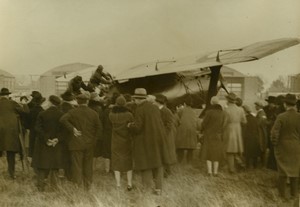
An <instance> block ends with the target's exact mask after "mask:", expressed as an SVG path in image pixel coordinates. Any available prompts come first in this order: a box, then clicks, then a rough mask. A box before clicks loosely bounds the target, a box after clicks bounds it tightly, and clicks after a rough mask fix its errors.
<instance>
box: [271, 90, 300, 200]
mask: <svg viewBox="0 0 300 207" xmlns="http://www.w3.org/2000/svg"><path fill="white" fill-rule="evenodd" d="M296 102H297V99H296V96H295V95H293V94H287V95H286V96H285V99H284V104H285V107H286V112H284V113H282V114H279V115H278V116H277V118H276V121H275V123H274V126H273V128H272V130H271V139H272V143H273V145H274V152H275V158H276V161H277V168H278V174H279V182H278V191H279V195H280V196H281V197H284V198H286V196H287V195H286V189H285V188H286V179H287V178H289V179H290V188H291V197H292V198H297V197H298V177H299V174H300V114H299V113H298V112H297V109H296Z"/></svg>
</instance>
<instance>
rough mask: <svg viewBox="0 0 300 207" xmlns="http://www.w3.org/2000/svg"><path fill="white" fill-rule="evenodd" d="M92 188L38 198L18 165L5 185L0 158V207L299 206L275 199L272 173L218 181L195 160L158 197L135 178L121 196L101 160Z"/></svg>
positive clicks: (66, 186)
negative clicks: (207, 174) (105, 171)
mask: <svg viewBox="0 0 300 207" xmlns="http://www.w3.org/2000/svg"><path fill="white" fill-rule="evenodd" d="M96 164H97V165H96V169H95V171H94V183H93V187H92V189H91V191H90V192H85V191H83V190H82V189H79V188H76V187H75V186H74V185H72V183H69V182H66V181H63V180H62V181H61V182H60V184H59V186H58V189H57V190H55V191H53V190H52V191H51V190H50V189H49V188H48V189H47V190H46V192H43V193H40V192H38V191H37V189H36V187H35V179H34V174H33V172H29V173H23V172H22V169H21V164H20V163H19V162H17V179H16V180H9V179H8V176H7V172H6V160H5V158H3V157H2V158H0V169H1V174H0V206H1V207H6V206H9V207H10V206H22V207H23V206H25V207H27V206H28V207H56V206H57V207H69V206H72V207H86V206H87V207H94V206H95V207H102V206H103V207H135V206H137V207H155V206H161V207H177V206H178V207H185V206H186V207H197V206H199V207H201V206H204V207H210V206H213V207H218V206H220V207H236V206H242V207H247V206H253V207H259V206H261V207H268V206H298V205H297V204H296V202H295V203H292V201H290V202H286V201H282V200H281V199H279V198H278V196H277V189H276V184H275V183H276V173H275V172H273V171H269V170H265V169H257V170H249V171H247V172H241V173H238V174H233V175H232V174H228V173H226V172H224V171H225V170H222V169H221V172H220V175H219V176H218V177H208V176H206V173H205V172H206V171H205V167H204V166H203V163H201V162H200V161H199V160H195V161H194V163H193V164H192V166H191V165H176V166H174V167H173V174H172V175H171V176H170V177H168V178H167V179H164V183H163V193H162V195H161V196H156V195H153V194H152V192H151V191H143V190H142V188H141V185H140V182H141V180H140V176H139V175H138V173H136V174H135V176H134V185H135V189H134V190H133V191H131V192H127V191H126V181H125V177H126V175H123V183H122V184H123V185H122V187H121V188H120V189H117V188H116V187H115V181H114V177H113V174H111V173H110V174H106V173H104V167H103V160H101V159H97V161H96Z"/></svg>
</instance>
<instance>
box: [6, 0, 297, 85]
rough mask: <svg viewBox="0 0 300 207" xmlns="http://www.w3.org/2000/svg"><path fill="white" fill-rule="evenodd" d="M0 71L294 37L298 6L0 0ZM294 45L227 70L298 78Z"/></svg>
mask: <svg viewBox="0 0 300 207" xmlns="http://www.w3.org/2000/svg"><path fill="white" fill-rule="evenodd" d="M0 25H1V27H0V48H1V49H0V68H1V69H3V70H6V71H8V72H11V73H12V74H41V73H43V72H45V71H47V70H49V69H51V68H53V67H56V66H59V65H63V64H68V63H74V62H82V63H88V64H94V65H98V64H103V65H104V66H106V67H107V68H115V69H118V70H119V69H122V68H124V69H125V68H126V67H128V66H132V65H136V64H139V63H143V62H148V61H155V60H159V59H166V58H171V57H182V56H188V55H194V54H202V53H207V52H208V53H209V52H211V51H216V50H219V49H226V48H235V47H242V46H245V45H248V44H251V43H254V42H257V41H264V40H270V39H277V38H282V37H300V1H299V0H285V1H282V0H251V1H247V0H226V1H224V0H223V1H222V0H119V1H117V0H43V1H39V0H26V1H20V0H0ZM299 57H300V45H297V46H295V47H293V48H289V49H287V50H284V51H281V52H279V53H276V54H275V55H272V56H269V57H267V58H265V59H262V60H259V61H255V62H251V63H243V64H237V65H232V66H231V67H233V68H235V69H239V70H240V71H241V72H243V73H245V74H250V75H256V74H258V75H261V76H263V78H264V79H265V80H266V81H268V82H270V81H271V80H273V79H276V78H277V77H278V76H279V75H288V74H295V73H300V58H299Z"/></svg>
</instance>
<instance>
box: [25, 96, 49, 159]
mask: <svg viewBox="0 0 300 207" xmlns="http://www.w3.org/2000/svg"><path fill="white" fill-rule="evenodd" d="M30 96H31V97H32V99H31V100H30V102H29V103H28V104H27V105H28V108H29V113H28V115H27V120H26V122H27V123H26V125H27V127H28V128H27V129H29V151H28V156H29V157H32V156H33V153H34V146H35V139H36V131H35V123H36V119H37V117H38V115H39V113H40V112H42V111H44V109H43V107H42V106H41V105H42V103H43V102H44V101H45V100H46V98H44V97H43V96H42V94H41V93H40V92H38V91H32V93H31V95H30Z"/></svg>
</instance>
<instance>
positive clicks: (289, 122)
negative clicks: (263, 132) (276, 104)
mask: <svg viewBox="0 0 300 207" xmlns="http://www.w3.org/2000/svg"><path fill="white" fill-rule="evenodd" d="M277 118H278V120H281V130H280V135H279V140H278V141H279V142H280V141H288V140H290V141H293V142H294V141H297V143H299V144H300V114H299V113H298V112H296V110H288V111H286V112H284V113H282V114H280V115H278V117H277Z"/></svg>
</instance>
